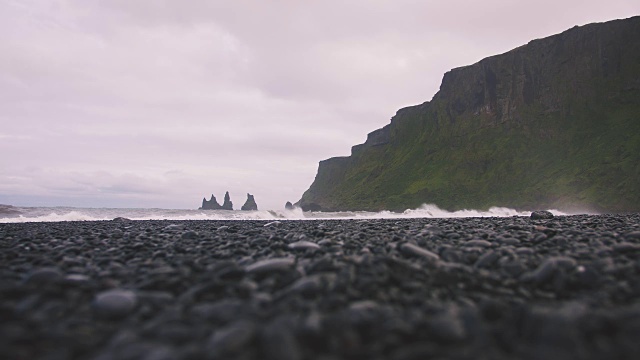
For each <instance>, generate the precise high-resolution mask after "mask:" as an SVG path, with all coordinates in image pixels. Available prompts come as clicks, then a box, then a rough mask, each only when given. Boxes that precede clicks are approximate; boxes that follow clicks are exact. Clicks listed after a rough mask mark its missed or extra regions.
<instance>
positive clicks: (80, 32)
mask: <svg viewBox="0 0 640 360" xmlns="http://www.w3.org/2000/svg"><path fill="white" fill-rule="evenodd" d="M639 12H640V4H638V3H637V1H623V0H612V1H608V2H601V1H565V2H561V3H558V2H557V1H550V0H540V1H535V2H534V1H519V2H515V1H507V0H488V1H484V2H476V1H460V0H458V1H448V2H446V4H444V3H443V2H436V1H412V0H405V1H382V0H378V1H369V0H367V1H364V0H359V1H348V2H344V1H336V0H330V1H323V2H300V1H293V0H289V1H284V0H283V1H278V2H261V1H248V0H239V1H234V2H228V1H209V0H192V1H189V2H179V1H174V0H137V1H128V0H111V1H98V0H82V1H81V0H49V1H40V0H20V1H18V0H5V1H3V2H0V46H1V48H2V49H3V50H2V56H0V122H1V126H0V154H2V156H1V157H0V203H2V202H9V203H14V204H16V205H22V204H24V205H38V204H43V205H56V204H59V205H79V206H136V207H144V206H157V207H180V208H189V207H195V206H197V205H198V203H199V200H200V198H201V197H202V196H204V195H206V196H209V195H210V194H211V193H212V192H214V193H215V194H216V196H218V197H220V196H222V194H223V193H224V191H226V190H229V191H230V192H231V194H232V197H233V199H234V201H235V202H236V203H238V204H241V203H242V201H244V196H245V193H246V192H251V193H253V194H255V195H256V199H257V201H258V204H259V205H260V206H261V207H262V208H280V207H282V204H283V203H284V202H285V201H287V200H291V201H295V200H297V199H298V198H299V197H300V195H301V194H302V192H303V191H304V190H305V189H306V188H307V187H308V186H309V184H310V183H311V182H312V181H313V178H314V176H315V171H316V169H317V162H318V161H319V160H322V159H325V158H328V157H331V156H338V155H347V154H349V151H350V147H351V146H352V145H354V144H357V143H360V142H362V141H364V139H365V138H366V134H367V133H368V132H370V131H372V130H374V129H376V128H378V127H381V126H383V125H385V124H386V123H388V121H389V118H390V117H391V116H392V115H393V114H394V113H395V111H396V110H397V109H398V108H400V107H403V106H407V105H412V104H417V103H421V102H423V101H426V100H429V99H430V98H431V97H432V96H433V95H434V94H435V92H436V91H437V90H438V86H439V84H440V80H441V78H442V75H443V74H444V72H445V71H447V70H449V69H451V68H453V67H458V66H462V65H467V64H471V63H473V62H476V61H478V60H480V59H481V58H483V57H486V56H490V55H493V54H496V53H501V52H504V51H507V50H509V49H511V48H514V47H516V46H519V45H522V44H524V43H526V42H528V41H529V40H532V39H534V38H539V37H544V36H547V35H551V34H553V33H557V32H560V31H563V30H565V29H567V28H570V27H572V26H574V25H582V24H585V23H589V22H594V21H606V20H610V19H614V18H623V17H629V16H632V15H635V14H638V13H639Z"/></svg>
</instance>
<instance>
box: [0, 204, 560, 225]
mask: <svg viewBox="0 0 640 360" xmlns="http://www.w3.org/2000/svg"><path fill="white" fill-rule="evenodd" d="M16 209H18V210H19V211H20V214H19V215H17V216H15V215H11V216H8V217H0V223H22V222H59V221H107V220H112V219H114V218H116V217H124V218H127V219H131V220H175V221H179V220H318V219H402V218H465V217H511V216H529V215H530V214H531V212H530V211H517V210H514V209H510V208H506V207H492V208H490V209H488V210H459V211H447V210H443V209H440V208H439V207H437V206H436V205H433V204H424V205H422V206H420V207H419V208H417V209H408V210H405V211H404V212H402V213H396V212H391V211H380V212H368V211H342V212H303V211H302V210H301V209H299V208H295V209H292V210H260V211H226V210H181V209H109V208H64V207H57V208H40V207H33V208H28V207H20V208H16ZM549 211H551V212H552V213H553V214H554V215H567V214H566V213H563V212H561V211H559V210H555V209H551V210H549ZM0 216H5V215H0Z"/></svg>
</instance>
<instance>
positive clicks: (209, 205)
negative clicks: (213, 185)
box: [198, 194, 222, 210]
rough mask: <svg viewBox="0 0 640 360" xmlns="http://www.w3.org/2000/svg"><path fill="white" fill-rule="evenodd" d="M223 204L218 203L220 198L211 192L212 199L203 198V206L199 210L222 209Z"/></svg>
mask: <svg viewBox="0 0 640 360" xmlns="http://www.w3.org/2000/svg"><path fill="white" fill-rule="evenodd" d="M220 209H222V206H220V204H218V200H216V197H215V196H213V194H211V200H209V201H207V199H206V198H202V207H200V209H198V210H220Z"/></svg>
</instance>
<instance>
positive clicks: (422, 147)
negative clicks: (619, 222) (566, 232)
mask: <svg viewBox="0 0 640 360" xmlns="http://www.w3.org/2000/svg"><path fill="white" fill-rule="evenodd" d="M423 203H433V204H436V205H438V206H440V207H442V208H445V209H448V210H457V209H462V208H475V209H481V208H488V207H490V206H508V207H514V208H518V209H523V208H528V209H534V208H560V209H566V210H572V209H590V210H595V211H605V212H607V211H610V212H623V211H639V210H640V16H636V17H633V18H629V19H624V20H615V21H610V22H606V23H598V24H589V25H585V26H581V27H574V28H572V29H569V30H567V31H565V32H563V33H561V34H557V35H554V36H550V37H547V38H544V39H538V40H533V41H531V42H529V43H528V44H527V45H524V46H521V47H518V48H516V49H513V50H511V51H509V52H507V53H504V54H501V55H496V56H492V57H489V58H486V59H483V60H481V61H479V62H478V63H476V64H473V65H471V66H465V67H461V68H456V69H453V70H451V71H449V72H447V73H446V74H445V75H444V78H443V80H442V84H441V85H440V90H439V91H438V93H436V95H435V96H434V97H433V99H432V100H431V101H428V102H425V103H423V104H421V105H416V106H411V107H407V108H404V109H401V110H399V111H398V112H397V113H396V115H395V116H394V117H393V118H392V119H391V123H390V124H388V125H387V126H385V127H383V128H382V129H378V130H376V131H374V132H372V133H370V134H369V135H368V137H367V141H366V142H365V143H364V144H360V145H356V146H354V147H353V148H352V150H351V156H348V157H335V158H331V159H328V160H324V161H321V162H320V166H319V168H318V173H317V175H316V178H315V181H314V182H313V184H311V187H310V188H309V189H308V190H307V191H306V192H305V193H304V194H303V196H302V198H301V199H300V201H299V202H298V203H297V204H298V205H300V206H301V207H302V208H303V209H305V210H327V211H329V210H382V209H387V210H404V209H407V208H415V207H418V206H420V205H421V204H423Z"/></svg>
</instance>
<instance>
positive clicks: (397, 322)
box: [0, 214, 640, 360]
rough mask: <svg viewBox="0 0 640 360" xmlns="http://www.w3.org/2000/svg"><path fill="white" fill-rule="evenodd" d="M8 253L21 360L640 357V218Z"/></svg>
mask: <svg viewBox="0 0 640 360" xmlns="http://www.w3.org/2000/svg"><path fill="white" fill-rule="evenodd" d="M265 225H266V226H265ZM0 245H1V246H0V274H1V275H0V312H1V314H2V318H3V321H2V322H0V333H2V334H3V336H2V337H0V346H1V348H2V349H3V351H4V353H5V354H6V355H5V356H8V357H9V358H16V359H19V358H30V359H31V358H34V359H35V358H44V357H45V356H52V357H54V358H57V359H100V360H103V359H118V358H131V359H137V358H145V356H152V355H153V357H152V358H154V359H194V358H205V359H222V358H225V359H226V358H238V359H239V358H242V359H254V358H255V359H261V358H279V359H320V358H322V359H342V358H362V359H417V358H428V357H447V358H457V359H478V358H479V359H483V358H484V359H513V358H522V359H536V358H547V359H567V358H584V359H605V358H614V357H615V358H623V359H624V358H633V357H634V356H635V355H637V352H638V351H640V344H638V343H637V336H638V335H640V333H639V330H638V329H640V280H639V276H638V274H639V273H640V214H626V215H567V216H556V217H555V218H553V219H550V220H532V219H530V218H527V217H522V216H514V217H474V218H409V219H408V218H392V219H320V220H305V221H298V220H286V219H282V220H273V219H270V220H133V221H127V220H123V219H120V220H116V221H78V222H36V223H2V224H0ZM151 354H152V355H151Z"/></svg>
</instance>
